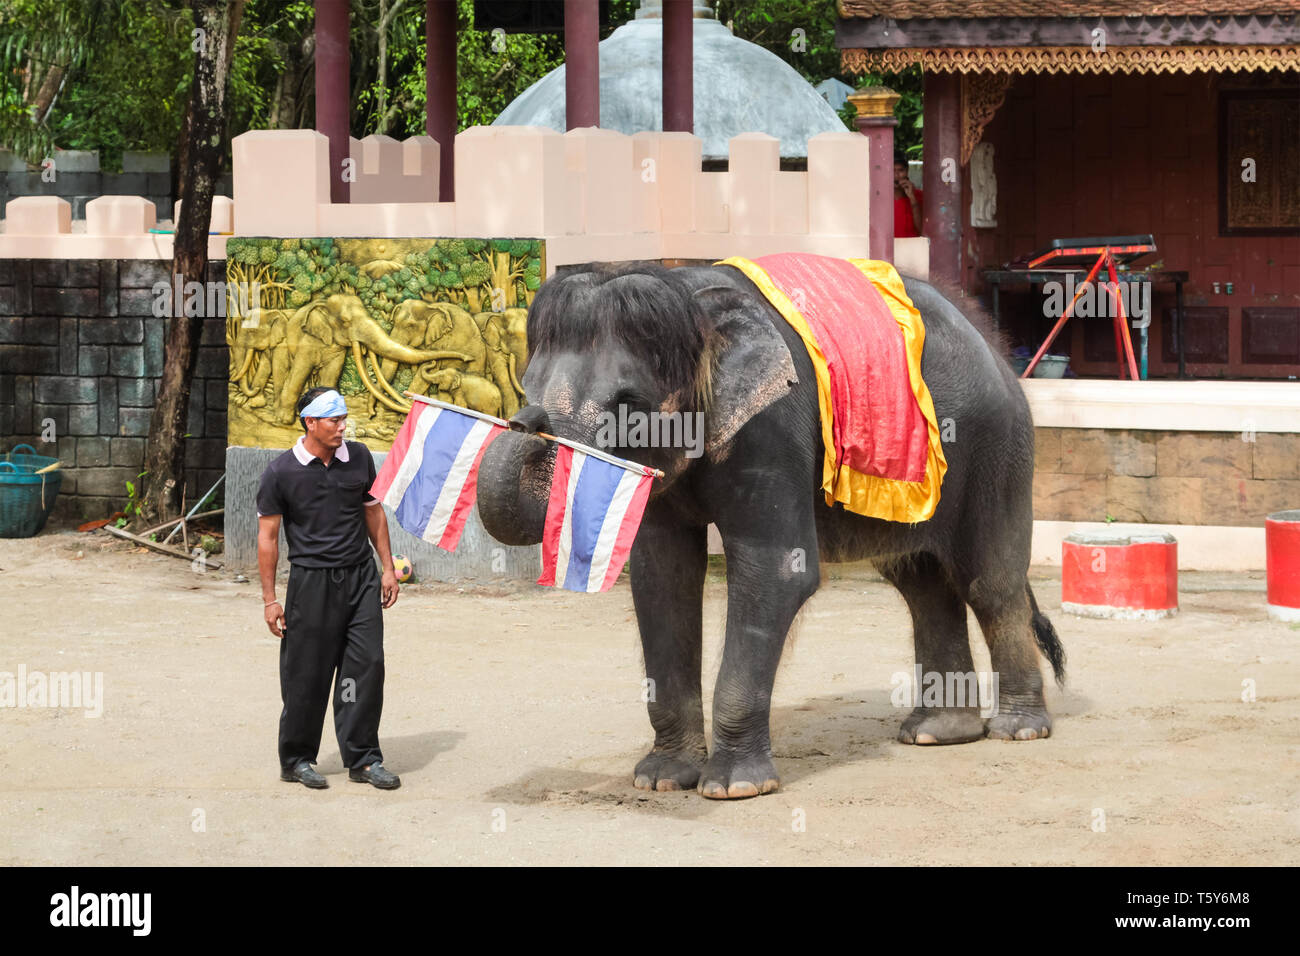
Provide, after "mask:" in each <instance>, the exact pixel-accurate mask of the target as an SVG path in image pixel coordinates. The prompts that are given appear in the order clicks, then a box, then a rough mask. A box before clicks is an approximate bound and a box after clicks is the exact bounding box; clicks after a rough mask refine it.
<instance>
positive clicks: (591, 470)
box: [537, 445, 652, 593]
mask: <svg viewBox="0 0 1300 956" xmlns="http://www.w3.org/2000/svg"><path fill="white" fill-rule="evenodd" d="M637 468H638V470H637V471H629V470H628V469H627V468H625V467H622V466H620V465H614V464H610V463H609V462H607V461H604V460H602V459H600V458H597V457H596V456H594V455H588V454H586V453H585V452H581V451H578V450H576V449H574V448H570V447H569V446H567V445H560V446H559V448H557V449H556V452H555V477H554V478H553V479H552V480H551V500H550V504H549V505H548V507H547V509H546V528H545V530H544V531H543V533H542V576H541V577H540V578H538V579H537V583H538V584H548V585H553V586H559V587H563V588H567V589H568V590H570V591H586V592H588V593H595V592H596V591H608V590H609V589H610V588H611V587H613V585H614V582H615V581H616V580H617V579H618V573H619V572H620V571H622V570H623V564H624V562H626V561H627V556H628V552H630V551H631V550H632V542H633V541H634V540H636V531H637V528H638V527H639V526H640V524H641V514H642V513H643V512H644V511H645V503H646V499H647V498H649V496H650V482H651V480H652V475H651V472H650V471H649V470H648V469H645V468H641V466H637Z"/></svg>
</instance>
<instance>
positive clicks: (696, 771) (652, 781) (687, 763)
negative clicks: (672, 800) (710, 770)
mask: <svg viewBox="0 0 1300 956" xmlns="http://www.w3.org/2000/svg"><path fill="white" fill-rule="evenodd" d="M707 760H708V753H707V752H706V751H705V749H704V745H703V744H701V745H700V746H699V747H698V749H690V748H686V749H681V750H669V749H660V748H659V747H655V748H654V749H653V750H651V751H650V752H649V753H648V754H646V755H645V756H644V757H642V758H641V760H640V762H639V763H638V764H637V765H636V770H634V771H633V772H632V786H634V787H636V788H637V789H638V790H660V791H668V790H689V789H691V788H692V787H694V786H695V785H696V784H697V783H698V782H699V780H700V774H701V772H702V771H703V770H704V764H705V762H706V761H707Z"/></svg>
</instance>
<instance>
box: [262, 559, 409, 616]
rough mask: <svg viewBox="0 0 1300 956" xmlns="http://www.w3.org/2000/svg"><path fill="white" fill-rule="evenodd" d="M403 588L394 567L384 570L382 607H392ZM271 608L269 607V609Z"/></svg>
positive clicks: (381, 583) (380, 585)
mask: <svg viewBox="0 0 1300 956" xmlns="http://www.w3.org/2000/svg"><path fill="white" fill-rule="evenodd" d="M399 590H401V589H400V588H399V587H398V586H397V575H396V573H394V571H393V569H392V568H387V569H385V571H384V574H383V577H381V578H380V579H379V594H380V597H381V598H383V603H382V605H381V606H382V607H384V608H390V607H392V606H393V605H394V604H396V603H397V592H398V591H399ZM268 610H269V609H268Z"/></svg>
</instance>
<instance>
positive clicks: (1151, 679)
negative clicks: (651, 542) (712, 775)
mask: <svg viewBox="0 0 1300 956" xmlns="http://www.w3.org/2000/svg"><path fill="white" fill-rule="evenodd" d="M0 568H3V571H0V601H2V602H3V607H4V614H5V616H6V618H7V621H6V623H5V625H4V626H3V628H2V630H3V634H4V636H3V639H2V640H0V671H7V672H10V673H16V672H17V670H18V668H19V666H20V665H22V666H24V667H25V668H26V670H27V672H28V673H29V674H30V673H33V672H42V673H46V674H48V673H50V672H56V671H71V670H77V671H90V672H100V673H102V675H103V715H102V716H101V717H98V718H88V717H86V716H84V713H83V711H80V710H75V709H56V708H49V707H44V708H32V707H26V708H17V707H6V708H0V740H3V743H0V863H4V864H83V865H101V864H127V865H130V864H150V865H157V864H162V865H165V864H286V863H293V864H331V863H338V864H341V863H369V864H397V865H403V864H447V863H453V864H510V863H561V864H566V863H601V864H661V863H706V864H725V865H743V864H754V863H785V864H875V863H891V864H921V863H925V864H1022V865H1023V864H1049V863H1051V864H1138V865H1146V864H1156V865H1159V864H1230V865H1276V864H1288V865H1295V864H1296V863H1300V786H1298V785H1297V784H1298V780H1300V773H1298V771H1297V768H1300V734H1298V733H1297V726H1298V718H1300V702H1298V701H1300V693H1298V691H1300V627H1298V626H1288V625H1285V624H1280V623H1274V622H1271V621H1270V620H1269V619H1268V617H1267V615H1266V613H1265V609H1264V593H1263V588H1264V583H1263V577H1262V575H1247V574H1240V575H1204V574H1193V573H1185V574H1184V575H1183V579H1182V587H1183V594H1182V612H1181V614H1180V615H1179V616H1178V617H1177V618H1175V619H1173V620H1170V621H1161V622H1153V623H1127V622H1125V623H1120V622H1108V621H1096V620H1083V619H1078V618H1073V617H1069V616H1066V615H1064V614H1062V613H1061V611H1060V585H1059V580H1058V579H1057V578H1056V576H1055V574H1054V573H1053V572H1052V571H1050V570H1047V569H1034V572H1033V575H1032V576H1033V580H1034V583H1035V589H1036V591H1037V594H1038V597H1039V601H1040V603H1041V605H1042V606H1043V609H1044V610H1045V611H1046V612H1047V613H1048V614H1049V615H1050V616H1051V617H1052V619H1053V620H1054V621H1055V623H1056V626H1057V628H1058V630H1059V632H1060V634H1061V636H1062V639H1063V641H1064V643H1065V645H1066V648H1067V651H1068V653H1069V657H1070V681H1069V683H1068V685H1067V689H1066V690H1065V691H1064V692H1061V691H1060V690H1058V689H1056V688H1055V687H1052V688H1051V689H1050V690H1049V696H1048V704H1049V707H1050V708H1051V709H1052V711H1053V714H1054V716H1055V720H1056V726H1055V731H1054V733H1053V735H1052V737H1051V738H1050V739H1048V740H1041V741H1032V742H1014V743H1013V742H1001V741H991V740H985V741H981V742H979V743H974V744H966V745H962V746H955V747H943V748H934V747H924V748H923V747H908V746H904V745H902V744H899V743H897V742H896V741H895V734H896V733H897V730H898V724H899V721H900V720H901V719H902V717H903V716H904V715H905V713H906V711H905V710H900V709H899V708H897V707H895V706H894V705H893V703H892V702H891V692H892V688H891V677H892V676H893V675H894V674H896V673H898V672H908V671H910V669H911V667H912V649H911V634H910V625H909V622H908V617H907V611H906V608H905V606H904V605H903V602H902V600H901V598H900V597H899V596H898V595H897V593H896V592H895V591H894V590H893V589H892V588H890V587H889V586H888V585H887V584H884V583H883V582H881V581H880V579H879V578H878V577H877V576H876V575H875V574H874V573H873V572H872V571H871V570H870V569H868V568H866V567H863V566H842V567H832V568H828V569H826V573H825V574H824V575H823V586H822V590H821V592H820V593H819V594H818V595H817V596H816V597H815V598H814V599H813V600H812V602H810V604H809V605H808V606H807V607H806V608H805V610H804V612H803V614H802V616H801V618H800V620H799V621H798V622H797V624H796V628H795V632H794V639H793V641H792V642H791V643H790V644H789V645H788V646H787V649H786V652H785V658H784V661H783V663H782V666H781V670H780V673H779V675H778V677H777V683H776V691H775V699H774V706H773V712H772V737H773V749H774V752H775V756H776V762H777V769H778V770H779V771H780V773H781V775H782V787H781V790H780V791H779V792H777V793H775V794H772V795H769V796H765V797H760V798H757V799H752V800H745V801H728V802H713V801H708V800H705V799H703V798H702V797H700V796H698V795H697V794H695V793H694V792H690V793H662V794H661V793H651V794H647V793H642V792H640V791H637V790H635V789H633V788H632V785H631V777H632V767H633V766H634V764H635V763H636V761H637V760H638V759H639V757H640V756H641V755H642V754H643V753H644V752H645V751H646V749H648V746H649V744H650V741H651V733H650V728H649V724H648V721H647V719H646V714H645V705H644V704H643V703H642V702H641V679H642V669H641V656H640V646H639V642H638V639H637V631H636V624H635V619H634V617H633V613H632V598H631V592H630V590H629V588H628V586H627V582H626V577H625V578H624V580H623V581H621V582H620V583H619V585H618V586H616V587H615V589H614V590H612V591H611V592H609V593H607V594H603V595H578V594H570V593H568V592H558V593H557V592H555V591H552V590H550V589H543V588H537V587H535V586H533V585H531V584H518V583H509V582H506V583H502V584H500V585H497V586H492V587H478V588H464V589H461V588H457V587H454V586H449V585H416V586H411V587H408V588H406V589H405V590H404V592H403V595H402V597H401V600H400V601H399V602H398V604H397V605H396V606H395V607H394V608H393V609H392V610H391V611H389V612H388V614H387V618H386V622H387V623H386V627H387V637H386V657H387V672H388V677H387V684H386V691H385V695H386V696H385V705H384V719H383V727H382V743H383V746H384V752H385V763H386V764H387V765H388V766H389V767H390V768H391V769H393V770H395V771H396V772H398V773H400V774H401V775H402V779H403V786H402V789H400V790H398V791H396V792H390V793H381V792H379V791H377V790H374V789H373V788H371V787H369V786H365V785H360V784H354V783H350V782H348V780H347V775H346V773H344V772H343V768H342V765H341V763H340V761H339V756H338V749H337V746H336V744H335V743H334V739H333V725H332V722H331V721H330V719H329V718H327V730H326V733H325V737H324V742H323V744H322V748H321V761H320V764H319V765H318V769H320V770H321V771H322V772H324V773H326V774H327V775H328V776H329V779H330V783H331V787H330V789H329V790H326V791H309V790H307V789H305V788H303V787H301V786H299V785H296V784H287V783H281V782H280V781H279V779H278V765H277V760H276V750H275V742H276V722H277V719H278V716H279V710H280V700H279V683H278V675H277V660H278V656H277V644H278V642H277V641H276V640H275V639H274V638H272V637H271V636H270V635H269V634H268V633H267V632H266V630H265V627H264V625H263V624H262V623H261V596H260V592H259V589H258V587H257V585H256V583H237V582H236V581H235V580H234V576H233V575H232V574H230V573H227V572H224V571H209V572H207V573H202V574H199V573H195V572H193V571H192V570H191V569H190V567H189V566H188V565H187V564H186V563H185V562H183V561H179V560H175V559H172V558H168V557H164V556H160V555H154V554H146V553H139V552H135V551H131V550H130V546H129V545H126V544H122V543H117V542H110V541H109V540H107V539H106V536H104V535H103V534H102V533H100V534H77V533H75V532H58V533H46V534H43V535H41V536H40V537H38V538H35V539H30V540H25V541H0ZM282 588H283V585H282ZM724 609H725V584H724V583H723V581H722V578H721V576H720V575H719V574H716V573H711V575H710V582H709V585H708V589H707V594H706V606H705V663H704V666H705V688H706V690H705V697H706V700H707V699H708V698H709V697H710V696H711V689H712V680H713V675H714V673H715V672H716V670H717V662H718V659H719V653H720V650H721V645H722V637H723V620H724ZM971 624H972V635H974V636H975V640H974V647H975V653H976V666H977V667H980V668H987V666H988V664H987V654H986V653H985V652H984V648H983V641H982V639H980V638H979V637H978V632H977V630H976V629H975V626H974V621H973V619H972V622H971ZM1044 666H1045V665H1044ZM1248 681H1249V682H1253V687H1254V695H1255V698H1254V700H1253V701H1245V700H1243V687H1244V686H1249V685H1244V684H1243V682H1248ZM1247 696H1249V694H1247ZM707 717H708V712H707V705H706V719H707ZM1102 823H1104V829H1102V828H1101V826H1100V824H1102ZM801 824H802V826H801Z"/></svg>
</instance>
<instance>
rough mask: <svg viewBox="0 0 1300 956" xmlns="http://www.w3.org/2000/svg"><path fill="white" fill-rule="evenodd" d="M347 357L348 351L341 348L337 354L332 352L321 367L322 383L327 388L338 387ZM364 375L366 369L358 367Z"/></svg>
mask: <svg viewBox="0 0 1300 956" xmlns="http://www.w3.org/2000/svg"><path fill="white" fill-rule="evenodd" d="M346 358H347V353H345V352H344V351H343V350H342V349H339V352H338V354H337V355H334V354H332V353H331V354H330V355H329V356H328V357H327V358H326V359H325V361H324V363H323V364H322V365H321V367H320V383H321V384H322V385H324V386H325V387H326V388H338V387H339V376H340V375H342V374H343V362H344V360H345V359H346ZM357 371H358V372H360V373H361V374H362V375H365V374H366V372H365V369H357Z"/></svg>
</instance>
